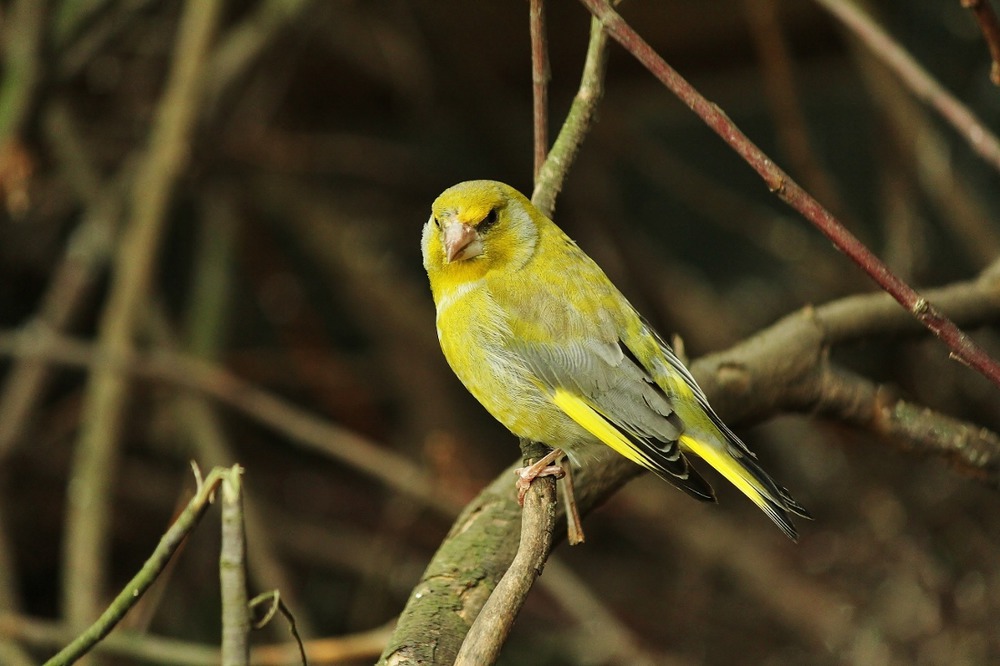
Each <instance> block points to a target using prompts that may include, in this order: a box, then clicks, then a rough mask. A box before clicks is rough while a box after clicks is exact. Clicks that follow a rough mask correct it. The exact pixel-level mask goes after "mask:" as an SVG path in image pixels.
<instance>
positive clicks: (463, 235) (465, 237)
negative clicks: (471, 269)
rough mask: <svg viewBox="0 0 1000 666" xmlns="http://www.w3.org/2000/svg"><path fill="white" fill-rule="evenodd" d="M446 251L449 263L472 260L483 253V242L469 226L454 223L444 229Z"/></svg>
mask: <svg viewBox="0 0 1000 666" xmlns="http://www.w3.org/2000/svg"><path fill="white" fill-rule="evenodd" d="M444 251H445V255H446V256H447V257H448V261H449V263H450V262H452V261H460V260H462V259H472V258H473V257H478V256H479V255H481V254H482V253H483V242H482V241H481V240H480V239H479V234H478V233H477V232H476V230H475V229H473V228H472V227H470V226H469V225H467V224H462V223H461V222H452V223H451V224H448V225H446V226H445V228H444Z"/></svg>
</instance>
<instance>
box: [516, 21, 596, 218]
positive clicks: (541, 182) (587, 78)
mask: <svg viewBox="0 0 1000 666" xmlns="http://www.w3.org/2000/svg"><path fill="white" fill-rule="evenodd" d="M607 63H608V36H607V35H606V34H605V32H604V29H603V28H602V27H601V24H600V22H599V21H598V20H597V19H593V20H591V22H590V41H589V43H588V45H587V56H586V59H585V60H584V63H583V74H582V76H581V77H580V88H579V90H577V93H576V97H574V98H573V104H572V105H570V108H569V113H567V114H566V120H565V121H564V122H563V125H562V128H561V129H560V130H559V136H558V137H556V141H555V143H553V144H552V150H551V151H549V155H548V157H547V158H546V159H545V164H543V165H542V168H541V170H540V171H539V173H538V176H537V177H536V178H535V190H534V192H532V194H531V202H532V203H533V204H535V206H537V207H538V210H540V211H542V213H544V214H545V215H547V216H549V217H552V212H553V211H554V210H555V207H556V196H557V195H558V194H559V191H560V190H561V189H562V186H563V182H564V181H565V180H566V174H568V173H569V168H570V166H572V164H573V160H574V159H576V154H577V152H579V150H580V145H581V144H582V143H583V139H584V137H585V136H586V135H587V132H588V130H590V126H591V125H592V124H593V122H594V118H595V116H596V113H597V103H598V102H600V101H601V97H603V96H604V70H605V68H606V66H607Z"/></svg>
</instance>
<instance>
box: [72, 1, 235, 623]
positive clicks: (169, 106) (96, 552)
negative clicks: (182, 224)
mask: <svg viewBox="0 0 1000 666" xmlns="http://www.w3.org/2000/svg"><path fill="white" fill-rule="evenodd" d="M222 4H223V3H222V2H221V0H189V2H187V3H186V5H185V10H184V12H183V14H182V17H181V21H180V26H179V32H178V38H177V43H176V46H175V49H176V50H175V59H174V66H173V68H172V69H171V72H170V76H169V78H168V81H167V84H166V89H165V90H164V93H163V96H162V98H161V100H160V106H159V110H158V115H157V119H156V122H155V125H154V127H153V130H152V134H151V137H150V145H149V149H148V151H147V153H146V155H145V159H144V160H143V162H142V163H141V164H140V165H139V168H138V172H137V173H136V176H135V182H134V184H133V188H132V200H131V206H132V219H131V221H130V223H129V225H128V227H127V229H126V230H125V232H124V236H123V238H122V241H121V245H120V249H119V252H118V255H117V257H116V261H115V278H114V282H113V284H112V286H111V291H110V294H109V296H108V302H107V305H106V306H105V309H104V312H103V314H102V317H101V322H100V327H99V328H100V340H101V342H100V344H101V348H102V350H103V351H104V353H106V354H108V355H110V356H118V355H120V354H127V353H128V351H129V350H130V349H131V348H132V344H133V343H132V335H133V332H134V330H135V327H136V323H137V321H138V318H139V316H140V314H141V311H142V304H143V299H144V298H145V296H146V291H147V288H148V285H149V283H150V281H151V278H152V274H153V267H154V266H155V264H156V261H155V256H156V250H157V248H158V246H159V242H160V236H161V234H162V232H163V228H164V223H165V220H166V211H167V204H168V201H169V198H170V195H171V192H172V190H173V186H174V181H175V180H176V178H177V177H178V176H179V175H180V173H181V170H182V169H183V168H184V164H185V161H186V158H187V151H188V144H189V141H190V136H191V133H192V132H193V128H194V119H195V117H196V116H195V111H196V108H197V99H198V94H197V93H198V80H199V79H198V73H199V71H200V69H201V65H202V62H203V60H204V58H205V54H206V53H207V51H208V46H209V44H210V41H211V39H212V35H213V34H214V32H215V24H216V20H217V19H218V17H219V14H220V10H221V7H222ZM126 389H127V386H126V381H125V379H124V377H122V376H121V375H120V374H119V373H118V372H117V371H115V370H109V369H107V368H98V369H96V370H95V371H94V373H93V374H92V375H91V377H90V381H89V382H88V385H87V389H86V393H85V396H84V403H85V407H84V420H83V422H82V423H81V427H80V435H79V439H78V442H77V445H76V449H75V451H74V461H73V470H72V472H71V475H72V481H71V482H70V484H69V491H68V497H67V514H66V525H67V527H66V545H65V549H64V566H63V572H64V576H65V584H64V586H63V609H64V612H65V614H66V617H67V619H68V620H69V621H70V622H71V623H72V624H73V625H74V626H85V625H86V623H88V622H90V619H91V618H93V617H94V615H96V613H97V612H98V611H99V609H100V606H101V601H100V597H101V594H102V593H103V590H104V589H106V576H105V567H106V566H107V562H108V557H107V550H108V543H109V541H110V535H111V530H110V529H109V526H110V520H111V506H110V502H111V493H110V487H111V483H112V481H113V479H114V478H115V472H114V470H115V459H116V456H117V450H118V445H119V440H120V437H121V432H120V423H121V418H122V416H123V413H124V409H125V402H126V396H127V390H126Z"/></svg>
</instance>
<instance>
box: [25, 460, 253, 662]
mask: <svg viewBox="0 0 1000 666" xmlns="http://www.w3.org/2000/svg"><path fill="white" fill-rule="evenodd" d="M239 473H240V472H239V468H238V467H234V468H232V469H223V468H221V467H217V468H215V469H213V470H212V471H211V472H209V473H208V476H206V477H205V480H204V482H202V483H201V484H199V487H198V491H197V492H196V493H195V496H194V497H192V498H191V501H190V502H188V505H187V507H185V509H184V511H182V512H181V514H180V515H179V516H178V517H177V520H175V521H174V523H173V525H171V526H170V528H169V529H168V530H167V532H166V533H165V534H164V535H163V537H162V538H161V539H160V543H159V544H157V546H156V549H155V550H154V551H153V554H152V555H150V557H149V559H148V560H146V563H145V564H143V565H142V569H140V570H139V573H137V574H136V575H135V576H134V577H133V578H132V580H130V581H129V582H128V584H127V585H125V587H124V588H123V589H122V591H121V592H119V593H118V596H117V597H115V600H114V601H112V602H111V605H110V606H108V608H107V609H106V610H105V611H104V612H103V613H101V616H100V618H98V620H97V621H96V622H94V624H92V625H91V626H90V628H89V629H87V630H86V631H85V632H83V633H82V634H80V635H79V636H77V637H76V639H75V640H74V641H73V642H72V643H70V644H69V645H67V646H66V647H65V648H63V649H62V650H60V651H59V653H58V654H56V655H55V656H54V657H52V658H51V659H49V660H48V661H47V662H45V666H62V665H63V664H71V663H73V662H74V661H76V660H77V659H79V658H80V657H81V656H83V655H84V654H86V653H87V652H89V651H90V649H91V648H92V647H93V646H94V644H96V643H97V642H98V641H100V640H101V639H102V638H104V637H105V636H107V635H108V633H109V632H110V631H111V630H112V629H114V627H115V625H116V624H118V622H119V621H120V620H121V619H122V618H123V617H124V616H125V613H127V612H128V610H129V609H130V608H132V606H134V605H135V603H136V602H137V601H138V600H139V598H140V597H141V596H142V595H143V593H144V592H145V591H146V590H147V589H149V586H150V585H152V584H153V582H154V581H155V580H156V579H157V577H158V576H159V574H160V572H161V571H163V567H165V566H166V564H167V562H168V561H169V560H170V556H171V555H173V554H174V551H175V550H177V547H178V546H180V544H181V542H182V541H183V540H184V538H185V537H187V535H188V534H189V533H190V532H191V530H192V529H194V527H195V525H197V524H198V521H199V520H200V519H201V517H202V515H204V513H205V510H206V509H207V508H208V506H209V504H210V503H211V501H212V496H213V494H214V493H215V489H216V487H218V485H219V484H220V483H222V481H223V479H225V478H227V477H228V476H230V475H238V474H239Z"/></svg>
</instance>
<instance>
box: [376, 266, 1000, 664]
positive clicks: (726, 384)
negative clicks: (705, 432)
mask: <svg viewBox="0 0 1000 666" xmlns="http://www.w3.org/2000/svg"><path fill="white" fill-rule="evenodd" d="M997 272H1000V271H995V270H992V269H991V270H989V271H987V272H986V273H984V275H983V277H982V278H980V279H978V280H975V281H972V282H966V283H959V284H955V285H952V286H950V287H946V288H944V289H939V290H935V291H932V292H930V295H931V296H932V297H933V298H935V300H937V301H938V302H940V303H941V305H942V307H943V308H944V309H945V310H946V311H947V312H950V313H951V314H952V316H954V317H955V319H956V320H957V321H959V322H962V323H964V324H968V325H979V324H983V323H985V322H994V321H997V320H1000V275H997V274H996V273H997ZM921 330H922V329H921V328H920V326H919V324H918V323H917V322H915V321H914V320H913V319H912V318H911V317H908V316H907V315H906V313H905V312H903V311H901V310H900V309H899V308H898V307H897V306H896V305H895V303H894V302H893V301H892V300H891V299H890V298H889V297H888V296H887V295H886V294H884V293H875V294H869V295H865V296H853V297H850V298H846V299H842V300H839V301H833V302H831V303H829V304H827V305H825V306H823V307H821V308H816V309H812V308H806V309H805V310H803V311H801V312H798V313H795V314H792V315H790V316H788V317H786V318H785V319H783V320H781V321H779V322H778V323H776V324H775V325H773V326H771V327H769V328H767V329H765V330H763V331H761V332H760V333H758V334H757V335H755V336H753V337H752V338H750V339H748V340H746V341H744V342H743V343H741V344H739V345H736V346H735V347H732V348H731V349H729V350H727V351H725V352H722V353H718V354H712V355H710V356H706V357H703V358H701V359H699V360H698V361H696V362H695V363H694V364H692V366H691V371H692V373H693V374H694V376H695V378H696V379H697V380H698V383H699V384H700V385H701V386H702V388H703V389H704V390H705V393H706V394H707V395H708V397H709V399H710V401H711V403H712V404H713V405H714V406H715V407H716V409H717V411H718V412H719V415H720V416H721V417H722V418H723V419H724V420H725V421H726V422H727V423H731V424H733V425H739V424H747V423H751V422H755V421H760V420H763V419H764V418H766V417H768V416H770V415H772V414H773V413H774V412H776V411H779V410H787V411H801V412H807V413H813V412H815V411H820V412H821V413H826V414H828V415H831V416H838V417H840V418H844V419H845V420H846V421H848V422H850V423H854V424H856V425H859V426H863V427H866V428H868V429H870V430H873V431H874V432H877V433H881V434H887V435H891V436H892V437H895V438H908V439H897V440H895V441H901V442H903V443H905V444H907V445H908V446H910V447H911V448H912V449H914V450H918V449H919V450H923V451H931V450H933V449H934V447H933V446H932V445H931V442H938V444H939V445H940V446H939V447H938V449H939V450H940V451H941V452H945V453H947V455H948V456H949V457H951V456H952V455H954V452H955V451H958V450H961V449H962V448H963V447H962V446H958V447H956V446H953V445H951V444H949V443H948V442H947V441H944V440H942V439H941V436H943V437H951V436H952V433H953V432H957V431H962V432H970V433H971V432H975V433H979V439H978V440H977V441H976V443H975V446H968V447H966V450H967V451H969V452H970V453H971V452H972V451H978V454H977V456H981V458H977V457H976V456H974V455H965V456H964V458H965V459H966V460H968V461H970V462H972V461H973V460H978V461H979V462H981V463H982V464H976V465H975V468H974V470H972V468H970V467H963V466H960V467H959V471H961V472H966V473H968V472H970V471H973V473H972V476H974V477H975V478H978V479H981V480H984V481H986V482H987V483H989V484H990V485H992V486H994V487H996V486H998V485H1000V474H998V470H1000V465H998V464H997V461H1000V439H998V438H997V437H996V436H995V435H993V434H992V433H989V432H988V431H985V430H983V429H980V428H978V427H977V426H974V425H972V424H967V423H966V424H963V423H961V422H958V421H955V420H953V419H949V417H941V416H939V415H938V416H934V415H933V414H932V413H931V412H927V413H926V417H925V418H926V419H932V418H933V419H935V420H936V421H937V422H944V420H947V421H949V422H950V423H951V424H952V425H953V426H954V427H953V428H952V429H950V430H949V431H947V432H945V431H937V430H934V429H927V428H923V427H921V426H919V425H913V426H912V427H911V426H909V425H907V426H903V425H899V426H898V427H895V426H892V425H891V423H892V422H893V421H894V420H898V421H901V422H902V421H904V420H905V419H902V418H896V417H894V416H892V413H893V412H892V411H891V410H890V414H888V415H883V416H879V417H878V418H876V416H877V414H878V412H877V409H878V408H880V407H884V406H886V403H885V402H884V401H881V402H876V401H875V400H874V399H873V400H870V401H869V402H868V403H867V404H865V403H863V401H860V400H854V399H848V398H849V392H838V391H835V390H834V389H835V388H837V386H838V385H837V384H834V383H832V382H831V381H830V380H831V377H832V376H833V375H831V374H830V373H831V372H837V371H836V369H835V368H834V369H831V366H830V365H829V362H828V360H827V357H828V353H827V352H828V349H829V347H830V345H832V344H834V343H836V342H850V341H853V340H856V339H858V338H859V337H863V336H869V337H870V336H877V335H898V334H903V333H913V332H917V333H919V332H920V331H921ZM839 386H842V387H846V386H847V384H844V383H841V384H840V385H839ZM878 394H879V391H877V390H876V391H874V392H873V393H872V395H873V396H877V395H878ZM846 405H852V406H853V407H852V410H850V411H849V410H847V409H846V408H845V406H846ZM899 407H900V408H899V410H898V412H896V413H898V414H899V415H900V417H901V416H903V415H905V414H907V413H910V412H912V409H909V408H906V407H905V406H904V405H900V406H899ZM838 410H839V411H838ZM865 413H868V414H870V415H871V418H867V419H865V418H863V414H865ZM851 415H853V416H851ZM930 422H931V421H930V420H925V421H924V423H925V424H927V423H930ZM991 444H992V445H994V448H992V449H991V448H990V446H991ZM512 469H513V468H511V469H508V470H505V471H504V472H502V473H501V474H500V475H499V476H498V477H497V478H496V479H495V480H494V481H493V482H492V483H491V484H490V485H489V486H488V487H487V488H486V489H484V490H483V491H482V493H480V495H479V496H478V497H477V498H476V499H474V500H473V501H472V502H471V503H470V504H469V505H468V506H466V507H465V509H464V510H463V512H462V515H461V517H460V518H459V519H458V521H456V522H455V524H454V525H453V527H452V529H451V532H450V533H449V535H448V537H447V538H446V539H445V541H444V542H443V543H442V544H441V546H440V548H439V550H438V552H437V553H436V554H435V555H434V557H433V558H432V560H431V562H430V564H429V565H428V567H427V570H426V571H425V572H424V575H423V576H422V577H421V581H420V583H418V584H417V585H416V587H415V588H414V590H413V592H412V594H411V596H410V599H409V601H408V602H407V604H406V608H405V609H404V610H403V612H402V614H401V615H400V619H399V624H398V625H397V627H396V631H395V632H394V633H393V637H392V639H390V641H389V643H388V645H387V647H386V649H385V652H383V654H382V658H381V660H380V661H379V664H414V663H421V664H428V665H431V664H451V663H452V661H453V660H454V655H456V654H457V649H458V642H459V641H460V640H461V636H462V635H463V634H464V633H465V632H466V631H467V630H468V627H469V625H470V624H471V623H472V619H473V618H475V617H476V615H477V614H478V612H479V609H480V608H481V607H482V605H483V603H484V602H485V601H486V598H487V597H488V596H489V594H490V590H492V588H493V586H495V585H496V584H497V580H499V578H500V576H501V574H502V572H504V571H506V570H507V568H508V565H509V563H510V561H511V559H512V558H513V554H512V552H511V548H512V546H511V544H512V543H515V542H516V539H517V529H518V524H519V523H518V517H519V515H520V509H519V507H518V506H517V502H516V501H515V499H514V493H513V491H512V489H511V483H510V474H511V470H512ZM640 471H641V470H640V468H639V467H638V466H637V465H635V464H633V463H631V462H630V461H628V460H626V459H625V458H624V457H621V456H613V457H611V458H608V459H607V460H606V461H604V462H603V463H602V464H601V465H586V466H584V467H583V468H581V469H580V470H578V471H577V472H576V473H575V474H574V484H575V486H576V491H577V506H578V507H579V508H580V511H581V513H582V514H584V515H586V514H587V513H589V512H590V511H591V510H593V509H594V508H595V507H596V506H598V505H600V504H601V503H602V502H603V501H604V500H605V499H607V498H608V497H610V496H611V495H612V494H613V493H614V492H615V491H616V490H618V488H620V487H621V486H622V485H623V484H624V483H626V482H627V481H628V480H629V479H631V478H632V477H634V476H636V475H637V474H639V473H640ZM562 534H563V531H562V530H559V529H557V530H555V532H554V536H555V537H556V538H557V539H558V538H561V537H562ZM711 547H712V548H715V547H717V545H715V544H713V545H711ZM831 607H832V606H831ZM789 612H790V611H789ZM822 615H823V618H822V619H821V620H819V621H817V622H818V623H817V624H815V625H814V626H815V627H825V628H826V629H823V631H827V630H829V631H830V632H833V633H831V634H830V636H834V635H835V636H836V637H837V638H838V640H839V639H840V638H843V635H844V629H843V626H842V624H838V622H836V621H835V619H834V618H833V616H832V615H831V614H830V613H827V612H825V611H824V613H823V614H822ZM819 633H822V632H819Z"/></svg>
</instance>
